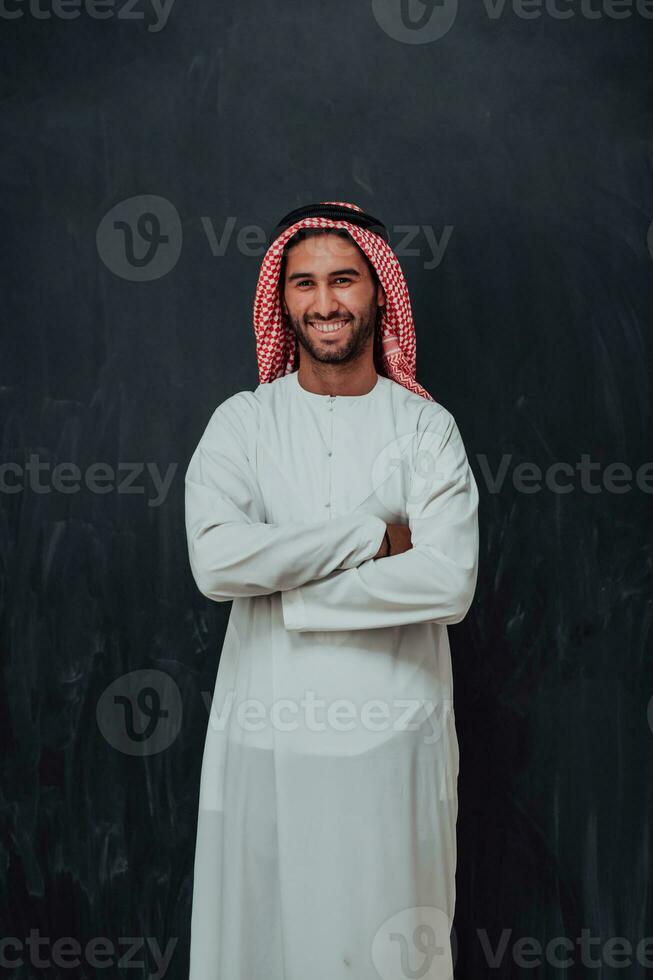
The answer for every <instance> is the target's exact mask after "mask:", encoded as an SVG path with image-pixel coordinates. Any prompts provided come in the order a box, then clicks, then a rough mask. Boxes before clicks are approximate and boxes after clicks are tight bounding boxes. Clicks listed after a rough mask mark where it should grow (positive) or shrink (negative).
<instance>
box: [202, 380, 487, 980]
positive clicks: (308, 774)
mask: <svg viewBox="0 0 653 980" xmlns="http://www.w3.org/2000/svg"><path fill="white" fill-rule="evenodd" d="M477 510H478V490H477V486H476V483H475V480H474V477H473V474H472V471H471V469H470V467H469V464H468V460H467V457H466V454H465V449H464V446H463V442H462V439H461V435H460V432H459V430H458V427H457V425H456V422H455V420H454V418H453V416H452V415H451V413H450V412H449V411H448V410H447V409H446V408H444V407H443V406H442V405H441V404H439V403H438V402H430V401H428V400H426V399H424V398H422V397H421V396H419V395H416V394H414V393H412V392H410V391H408V390H407V389H405V388H404V387H403V386H401V385H399V384H396V383H395V382H394V381H391V380H390V379H388V378H385V377H382V376H380V375H379V376H377V383H376V385H375V387H374V388H373V389H372V390H371V391H370V392H368V393H367V394H364V395H351V396H343V395H337V396H335V397H332V396H329V395H318V394H315V393H313V392H309V391H307V390H306V389H304V388H302V386H301V385H300V384H299V378H298V375H297V373H296V372H293V373H291V374H288V375H285V376H284V377H282V378H279V379H277V380H276V381H273V382H271V383H267V384H262V385H259V386H258V388H256V390H255V391H253V392H251V391H240V392H238V393H237V394H235V395H232V396H231V397H230V398H228V399H227V400H226V401H224V402H223V403H222V404H221V405H219V406H218V408H217V409H216V410H215V412H214V413H213V415H212V417H211V419H210V420H209V422H208V425H207V427H206V429H205V431H204V433H203V435H202V437H201V439H200V442H199V445H198V446H197V449H196V450H195V452H194V454H193V456H192V458H191V461H190V464H189V466H188V470H187V473H186V530H187V537H188V546H189V557H190V564H191V568H192V572H193V576H194V578H195V581H196V583H197V586H198V588H199V589H200V591H201V592H202V593H203V595H205V596H207V597H208V598H209V599H213V600H215V601H216V602H226V601H229V600H233V606H232V609H231V613H230V617H229V622H228V626H227V630H226V635H225V639H224V644H223V647H222V653H221V658H220V663H219V668H218V674H217V680H216V686H215V692H214V696H213V705H212V710H211V716H210V718H209V721H208V725H207V733H206V744H205V749H204V757H203V764H202V774H201V789H200V802H199V817H198V830H197V843H196V855H195V876H194V891H193V906H192V918H191V958H190V980H341V978H355V980H379V977H380V978H381V980H402V978H404V977H406V978H408V977H419V978H420V980H449V978H450V977H451V976H452V973H453V968H452V955H451V944H450V938H449V931H450V928H451V923H452V919H453V913H454V903H455V869H456V818H457V809H458V802H457V778H458V742H457V738H456V731H455V717H454V708H453V684H452V672H451V657H450V650H449V640H448V635H447V624H449V623H458V622H460V621H461V620H462V619H463V618H464V616H465V615H466V613H467V610H468V608H469V606H470V604H471V602H472V598H473V595H474V591H475V587H476V578H477V567H478V516H477ZM386 522H387V523H403V524H408V525H409V526H410V529H411V535H412V545H413V546H412V548H411V549H410V550H409V551H407V552H405V553H403V554H399V555H393V556H390V557H389V558H383V559H377V560H372V559H373V556H374V555H375V554H376V553H377V551H378V549H379V546H380V545H381V542H382V539H383V535H384V531H385V523H386Z"/></svg>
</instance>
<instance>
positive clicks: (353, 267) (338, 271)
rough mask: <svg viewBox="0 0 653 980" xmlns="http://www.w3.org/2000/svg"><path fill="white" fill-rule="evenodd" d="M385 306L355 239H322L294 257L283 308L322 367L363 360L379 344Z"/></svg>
mask: <svg viewBox="0 0 653 980" xmlns="http://www.w3.org/2000/svg"><path fill="white" fill-rule="evenodd" d="M383 305H385V296H384V293H383V289H382V287H381V285H380V284H379V285H376V284H375V283H374V281H373V279H372V276H371V274H370V270H369V268H368V267H367V264H366V262H365V259H364V258H363V256H362V254H361V252H360V250H359V249H358V247H357V246H356V245H354V243H353V242H352V241H351V239H344V238H341V237H340V236H339V235H328V234H327V235H317V236H314V237H311V238H307V239H305V240H304V241H300V242H299V243H298V244H297V245H295V246H294V247H293V248H291V249H290V251H289V252H288V254H287V259H286V275H285V283H284V286H283V293H282V308H283V310H284V312H285V313H286V314H287V316H288V319H289V321H290V324H291V326H292V328H293V330H294V332H295V335H296V337H297V339H298V341H299V343H300V344H301V345H302V347H303V348H304V350H305V351H307V353H308V354H309V355H310V356H311V357H312V358H314V359H315V360H316V361H320V362H321V363H323V364H342V363H345V362H346V361H352V360H354V359H355V358H357V357H359V356H360V355H361V353H362V352H363V351H364V350H366V349H367V348H368V347H369V346H370V345H372V344H373V338H374V329H375V326H376V320H377V308H378V307H379V306H383Z"/></svg>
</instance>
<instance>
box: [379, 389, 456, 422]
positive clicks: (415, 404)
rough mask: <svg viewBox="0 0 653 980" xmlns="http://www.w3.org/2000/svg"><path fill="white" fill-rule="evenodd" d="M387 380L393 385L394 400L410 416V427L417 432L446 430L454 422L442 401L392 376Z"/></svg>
mask: <svg viewBox="0 0 653 980" xmlns="http://www.w3.org/2000/svg"><path fill="white" fill-rule="evenodd" d="M385 380H386V381H387V383H388V384H389V385H390V386H391V387H390V389H389V390H390V393H391V395H392V399H393V401H394V402H395V404H396V405H397V406H398V407H399V408H400V409H401V410H402V412H404V413H405V415H406V416H407V418H408V422H409V425H408V428H409V429H411V430H413V431H415V432H421V431H423V430H424V429H430V430H434V429H436V430H437V429H441V430H442V431H443V432H444V430H445V429H446V428H447V427H448V426H450V425H451V424H452V423H453V422H454V417H453V415H452V413H451V412H450V411H449V409H448V408H446V406H445V405H443V404H442V402H439V401H436V400H435V399H433V400H431V399H430V398H424V396H423V395H418V394H417V392H415V391H411V390H410V388H406V387H404V385H401V384H399V382H397V381H393V380H392V379H390V378H386V379H385Z"/></svg>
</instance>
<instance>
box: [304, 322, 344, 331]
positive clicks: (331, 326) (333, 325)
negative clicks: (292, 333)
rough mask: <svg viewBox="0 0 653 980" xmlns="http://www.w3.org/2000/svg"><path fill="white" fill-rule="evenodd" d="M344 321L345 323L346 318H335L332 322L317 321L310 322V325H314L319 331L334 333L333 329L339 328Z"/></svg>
mask: <svg viewBox="0 0 653 980" xmlns="http://www.w3.org/2000/svg"><path fill="white" fill-rule="evenodd" d="M345 323H347V320H337V321H336V322H334V323H329V324H323V325H322V324H319V323H312V324H311V326H313V327H315V329H316V330H319V331H320V333H334V331H336V330H340V328H341V327H342V326H344V324H345Z"/></svg>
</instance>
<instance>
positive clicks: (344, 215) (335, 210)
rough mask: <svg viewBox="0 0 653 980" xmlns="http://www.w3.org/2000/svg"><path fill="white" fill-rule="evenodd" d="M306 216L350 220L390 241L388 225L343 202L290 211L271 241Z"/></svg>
mask: <svg viewBox="0 0 653 980" xmlns="http://www.w3.org/2000/svg"><path fill="white" fill-rule="evenodd" d="M305 218H330V219H331V220H333V221H349V222H350V223H351V224H352V225H358V226H359V227H360V228H366V229H367V231H372V232H374V234H375V235H378V236H379V237H380V238H382V239H383V241H384V242H387V241H389V237H388V231H387V228H386V226H385V225H384V224H383V222H382V221H379V219H378V218H375V217H374V215H372V214H369V213H368V212H367V211H358V210H356V209H354V208H349V207H347V206H346V205H343V204H308V205H306V206H305V207H303V208H296V210H295V211H290V213H289V214H287V215H286V216H285V217H284V218H282V219H281V221H280V222H279V224H278V225H277V226H276V228H275V229H274V232H273V234H272V238H271V239H270V242H271V243H272V242H273V241H275V240H276V239H277V238H278V237H279V235H280V234H281V233H282V232H284V231H285V230H286V228H290V226H291V225H294V224H295V223H296V222H298V221H303V220H304V219H305Z"/></svg>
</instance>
